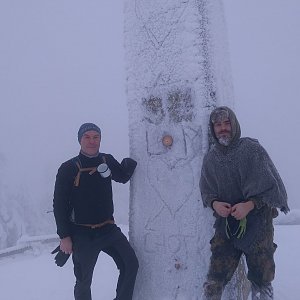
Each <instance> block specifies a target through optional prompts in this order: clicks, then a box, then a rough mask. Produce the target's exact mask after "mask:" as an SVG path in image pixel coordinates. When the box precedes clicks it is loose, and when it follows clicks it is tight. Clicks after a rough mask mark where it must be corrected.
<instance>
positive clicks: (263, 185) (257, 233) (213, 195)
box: [200, 106, 289, 252]
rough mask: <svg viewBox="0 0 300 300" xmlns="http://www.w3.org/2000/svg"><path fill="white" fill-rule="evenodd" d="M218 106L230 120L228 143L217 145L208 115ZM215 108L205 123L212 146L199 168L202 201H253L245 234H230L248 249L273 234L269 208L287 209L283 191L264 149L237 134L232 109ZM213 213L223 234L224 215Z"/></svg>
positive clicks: (218, 228) (270, 209)
mask: <svg viewBox="0 0 300 300" xmlns="http://www.w3.org/2000/svg"><path fill="white" fill-rule="evenodd" d="M220 109H221V110H225V111H226V112H227V115H228V118H229V120H230V123H231V130H232V139H231V141H230V144H229V145H228V146H223V145H221V144H220V143H219V142H218V139H217V138H216V136H215V134H214V129H213V122H212V119H211V118H212V116H213V114H214V112H215V111H216V110H220ZM216 110H215V111H213V112H212V114H211V118H210V123H209V126H210V130H211V134H212V137H213V140H214V145H212V147H211V148H210V150H209V151H208V153H207V154H206V155H205V157H204V159H203V165H202V171H201V179H200V190H201V195H202V200H203V203H204V206H205V207H211V206H212V202H213V201H214V200H218V201H223V202H227V203H230V204H231V205H234V204H236V203H239V202H243V201H244V202H245V201H248V200H253V201H254V203H255V208H254V209H253V210H252V211H250V213H249V214H248V215H247V227H246V232H245V235H244V236H243V237H241V238H237V237H236V236H232V237H231V239H232V241H233V243H234V245H235V246H236V247H237V248H239V249H241V250H243V251H244V252H249V251H251V249H253V246H255V244H256V242H258V241H259V240H262V239H264V237H265V236H266V234H269V233H270V232H271V233H272V234H273V224H272V208H279V209H280V210H281V211H283V212H284V213H287V212H288V211H289V208H288V205H287V194H286V190H285V187H284V185H283V182H282V180H281V178H280V176H279V174H278V172H277V170H276V168H275V166H274V164H273V162H272V161H271V159H270V157H269V155H268V154H267V152H266V150H265V149H264V148H263V147H262V146H261V145H260V144H259V142H258V141H257V140H255V139H251V138H247V137H245V138H241V137H240V136H241V130H240V125H239V122H238V120H237V119H236V116H235V114H234V112H233V111H232V110H231V109H229V108H228V107H225V106H224V107H219V108H217V109H216ZM215 216H216V222H215V228H216V230H217V231H219V232H220V233H223V234H224V236H226V234H225V231H226V218H222V217H220V216H218V215H217V214H215ZM228 220H229V221H231V222H230V224H231V226H237V224H236V223H237V221H236V220H235V219H234V218H232V217H229V218H228ZM228 220H227V221H228ZM234 223H235V224H234ZM234 230H235V229H234Z"/></svg>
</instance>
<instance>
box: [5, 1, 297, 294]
mask: <svg viewBox="0 0 300 300" xmlns="http://www.w3.org/2000/svg"><path fill="white" fill-rule="evenodd" d="M223 2H224V8H225V13H226V21H227V26H228V28H227V29H228V38H229V51H230V60H231V67H232V77H233V86H234V94H235V99H234V102H235V111H236V113H237V117H238V119H239V121H240V124H241V128H242V135H243V136H250V137H254V138H257V139H258V140H259V141H260V143H261V144H262V145H263V146H264V147H265V148H266V149H267V151H268V153H269V154H270V156H271V158H272V160H273V161H274V163H275V165H276V167H277V169H278V171H279V173H280V175H281V177H282V179H283V181H284V183H285V185H286V188H287V192H288V196H289V205H290V208H291V209H292V210H298V209H300V205H299V201H298V190H297V187H298V181H299V180H298V178H299V176H298V171H299V169H300V157H299V154H298V151H299V150H298V149H297V148H298V144H299V142H298V139H297V138H298V134H297V133H298V130H299V129H300V119H299V115H300V104H299V99H300V84H299V78H300V59H299V53H300V32H299V31H300V29H299V28H300V19H299V15H300V3H299V1H298V0H287V1H281V0H265V1H259V0H251V1H250V0H246V1H235V0H224V1H223ZM123 26H124V15H123V1H122V0H101V1H98V0H89V1H84V2H83V1H79V0H51V1H47V0H26V1H21V0H1V1H0V45H1V48H0V49H1V51H0V101H1V110H0V128H1V133H0V139H1V141H2V142H1V145H0V201H1V207H4V209H3V210H2V212H1V213H0V217H1V218H0V222H1V220H4V221H5V222H7V224H8V225H7V226H10V227H11V228H12V229H11V230H12V231H14V232H15V231H16V230H19V231H21V232H23V233H24V232H25V233H29V234H30V233H32V234H52V233H55V226H54V220H53V215H52V213H51V210H52V195H53V187H54V181H55V175H56V172H57V169H58V167H59V166H60V164H61V163H62V162H63V161H65V160H67V159H69V158H70V157H73V156H75V155H77V153H78V151H79V144H78V141H77V131H78V128H79V126H80V125H81V124H82V123H84V122H94V123H96V124H98V125H99V126H100V128H101V130H102V144H101V150H102V151H103V152H109V153H112V154H113V155H114V156H115V157H116V158H117V159H118V160H121V159H122V158H123V157H126V156H128V155H129V141H128V111H127V99H126V74H125V70H124V68H125V62H124V37H123ZM114 188H115V194H114V196H115V200H114V201H115V210H116V219H117V221H118V222H119V223H120V224H127V222H128V185H125V186H123V185H115V187H114ZM17 203H18V204H17ZM3 204H4V206H3ZM49 211H50V212H49ZM11 216H12V218H11ZM19 216H22V217H21V218H19ZM296 216H297V217H296V218H298V214H296ZM36 221H37V222H38V225H37V224H36ZM298 221H299V220H298ZM15 226H16V227H17V228H18V229H15V228H14V227H15ZM1 230H2V229H1V224H0V232H2V231H1ZM282 232H283V231H282V230H281V231H280V234H281V235H280V237H281V236H284V234H282ZM293 232H294V233H295V230H294V231H293ZM7 239H8V242H10V241H9V238H7ZM11 243H13V241H11ZM0 246H1V245H0ZM10 246H11V245H10ZM47 259H48V258H47ZM44 263H45V262H44ZM5 267H7V266H6V264H5ZM17 267H18V266H15V265H14V269H15V268H17ZM53 268H54V267H53ZM5 270H6V269H5ZM12 272H13V271H12ZM114 276H115V275H113V276H112V277H113V278H114ZM1 278H2V277H1ZM7 286H9V284H7ZM292 295H294V294H292ZM291 297H293V296H291ZM7 299H8V298H7ZM286 299H288V300H295V299H293V298H288V297H287V298H286ZM5 300H6V299H5ZM10 300H17V298H14V299H10ZM26 300H27V299H26ZM28 300H33V298H32V299H30V298H29V299H28Z"/></svg>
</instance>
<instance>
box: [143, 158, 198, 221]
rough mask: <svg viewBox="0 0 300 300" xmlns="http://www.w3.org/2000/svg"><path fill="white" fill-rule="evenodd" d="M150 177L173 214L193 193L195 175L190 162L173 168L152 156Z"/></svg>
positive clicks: (152, 184) (151, 182)
mask: <svg viewBox="0 0 300 300" xmlns="http://www.w3.org/2000/svg"><path fill="white" fill-rule="evenodd" d="M148 179H149V182H150V184H151V186H152V187H153V188H154V190H156V192H157V193H158V195H159V197H160V199H161V201H162V202H163V203H164V204H165V206H166V207H167V208H168V209H169V211H170V213H171V214H172V215H173V216H174V214H175V213H176V212H177V211H178V210H180V208H181V207H182V206H183V205H184V203H185V202H187V201H188V200H189V198H190V196H191V194H192V193H193V188H194V176H193V170H192V168H191V166H190V164H189V163H184V164H183V163H181V164H179V165H177V166H176V167H173V168H171V167H170V166H169V165H168V164H166V163H165V162H164V161H163V160H162V159H159V158H151V159H150V160H149V164H148Z"/></svg>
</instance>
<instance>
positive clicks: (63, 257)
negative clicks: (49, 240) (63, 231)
mask: <svg viewBox="0 0 300 300" xmlns="http://www.w3.org/2000/svg"><path fill="white" fill-rule="evenodd" d="M55 253H57V254H56V255H55V257H54V260H55V263H56V264H57V266H59V267H62V266H64V264H65V263H66V262H67V260H68V259H69V257H70V254H66V253H64V252H62V251H61V250H60V246H59V245H58V246H57V247H56V248H55V249H54V250H53V251H52V252H51V254H55Z"/></svg>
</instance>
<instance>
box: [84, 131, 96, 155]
mask: <svg viewBox="0 0 300 300" xmlns="http://www.w3.org/2000/svg"><path fill="white" fill-rule="evenodd" d="M100 141H101V137H100V134H99V133H98V132H97V131H94V130H89V131H87V132H85V133H84V134H83V136H82V138H81V141H80V146H81V151H82V152H83V153H85V154H87V155H90V156H94V155H97V154H98V152H99V148H100Z"/></svg>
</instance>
